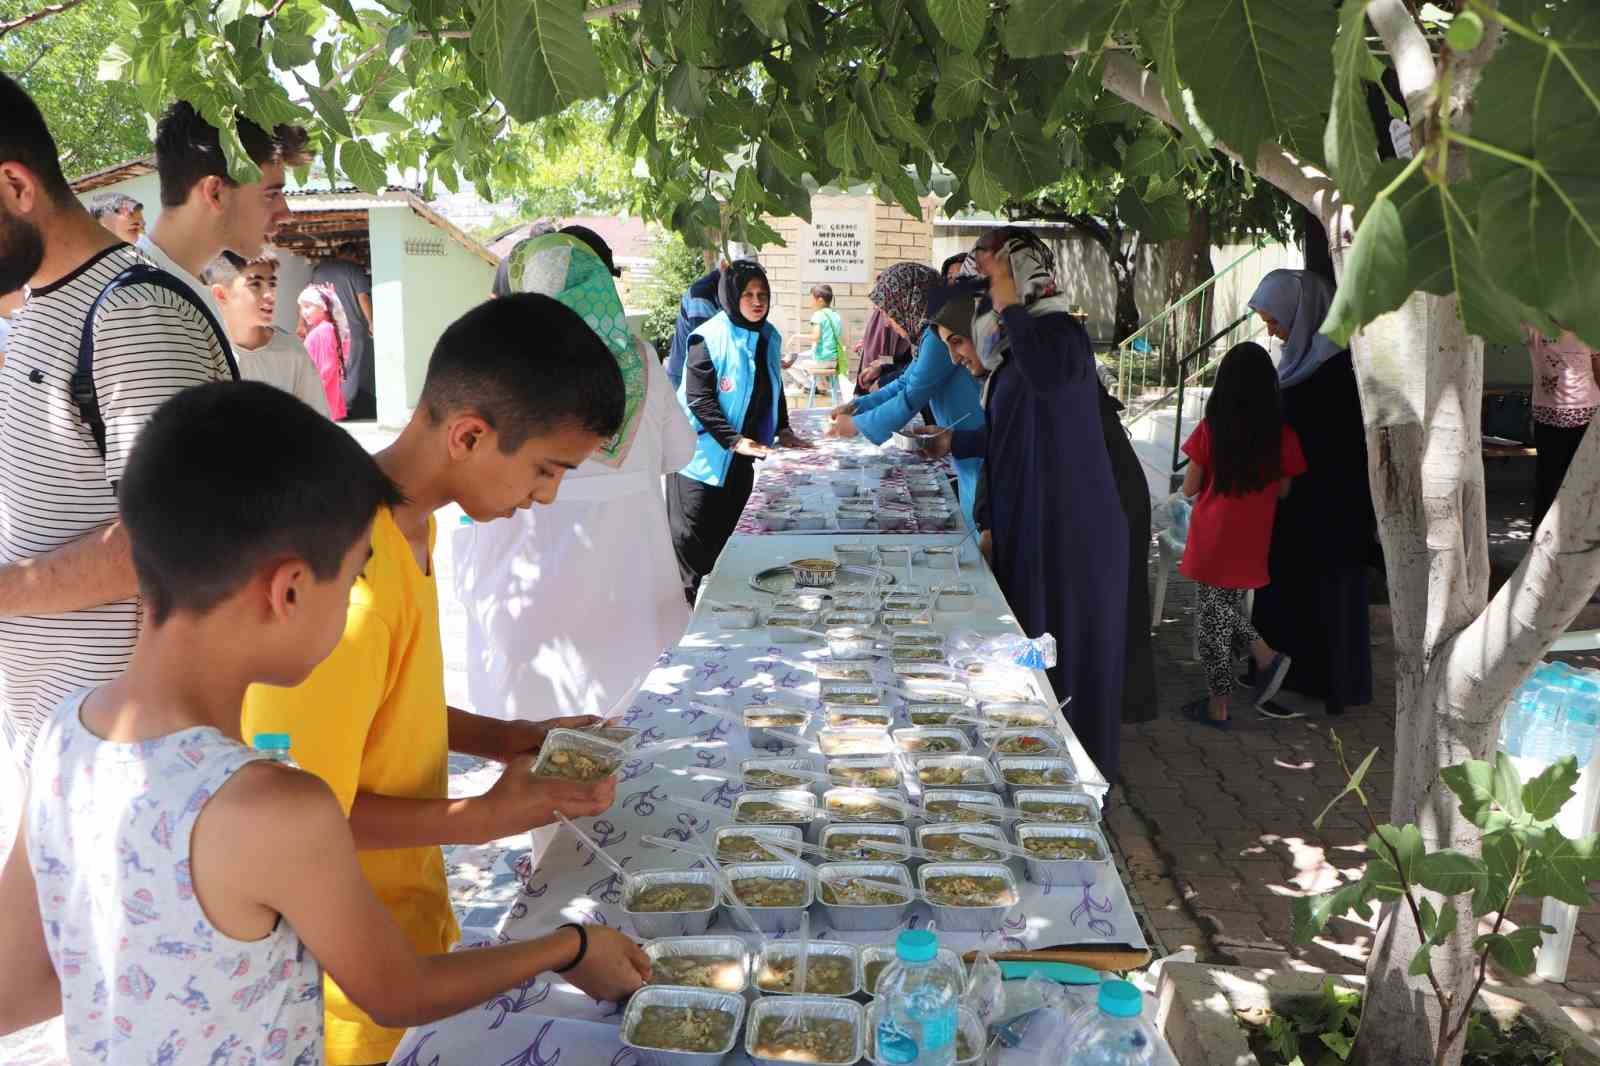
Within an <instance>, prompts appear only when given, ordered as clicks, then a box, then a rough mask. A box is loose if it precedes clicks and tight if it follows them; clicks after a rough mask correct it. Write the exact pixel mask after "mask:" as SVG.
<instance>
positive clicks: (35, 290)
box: [0, 74, 304, 765]
mask: <svg viewBox="0 0 1600 1066" xmlns="http://www.w3.org/2000/svg"><path fill="white" fill-rule="evenodd" d="M0 114H4V115H6V116H8V117H7V119H6V121H5V123H3V124H0V291H6V290H8V289H12V288H16V287H19V286H21V285H23V284H28V285H30V286H31V294H30V297H29V301H28V304H27V306H26V307H25V308H24V310H23V311H22V312H21V313H20V314H19V315H17V317H16V319H15V321H14V323H13V326H14V328H13V330H12V334H11V337H10V339H9V342H8V351H7V358H6V362H5V365H4V367H3V368H0V712H3V713H0V730H3V732H4V734H5V739H6V741H7V743H8V746H9V747H10V748H11V750H12V752H13V754H14V755H15V756H17V757H18V758H19V759H20V760H21V761H22V763H23V764H24V765H26V763H27V761H28V759H29V757H30V755H31V749H32V744H33V738H34V736H35V734H36V733H37V732H38V730H39V727H40V726H41V725H42V724H43V722H44V721H45V719H46V718H48V716H49V715H50V713H51V711H52V710H53V709H54V707H55V705H56V704H57V703H58V702H59V701H60V700H61V699H62V698H63V697H64V696H66V695H67V694H68V693H70V692H71V691H73V690H74V689H76V688H79V687H81V686H83V685H92V684H99V683H101V682H104V681H108V680H110V679H111V678H113V677H115V676H116V675H117V674H118V673H119V672H120V671H121V669H122V667H123V666H124V665H125V664H126V663H127V661H128V657H129V655H130V654H131V653H132V650H133V643H134V636H135V634H136V631H137V628H138V601H137V599H136V598H135V597H136V586H135V581H134V575H133V566H132V562H131V559H130V557H129V552H128V542H127V537H126V536H125V534H124V533H123V531H122V528H121V526H120V525H119V524H118V522H117V500H116V485H117V481H118V480H119V479H120V477H121V475H122V468H123V464H124V463H125V462H126V460H127V457H128V453H129V451H130V450H131V449H132V447H133V441H134V437H135V436H136V435H137V434H138V432H139V430H140V428H141V427H142V426H143V425H144V423H145V421H146V420H147V419H148V418H149V416H150V415H151V413H153V412H154V411H155V409H156V408H157V407H159V406H160V405H161V403H162V402H163V401H164V400H166V399H167V398H168V397H169V396H171V395H172V394H173V393H175V392H178V391H179V390H181V389H184V388H187V387H189V386H191V385H197V384H202V383H204V382H208V381H216V380H223V379H226V378H228V377H230V376H231V373H230V370H229V368H228V362H227V357H226V354H225V349H224V348H223V343H224V342H223V340H222V339H221V338H218V337H217V336H216V335H215V333H214V332H213V331H212V329H211V327H210V326H209V325H208V324H207V322H206V319H205V317H204V315H202V314H201V313H200V311H199V310H197V309H196V307H195V306H194V305H193V304H192V303H191V302H190V301H188V300H186V299H184V298H183V297H181V296H179V295H177V294H175V293H173V292H171V291H170V290H168V289H165V288H162V287H159V286H156V285H152V284H131V285H126V286H124V287H121V288H119V289H118V290H117V291H116V292H115V293H114V294H113V295H112V296H111V297H110V298H109V299H108V300H107V301H106V302H105V303H104V304H103V305H102V306H101V310H100V313H99V314H98V315H97V317H96V321H95V323H94V328H93V332H92V336H93V339H94V356H95V359H94V378H95V387H96V391H97V393H98V397H99V407H100V414H101V417H102V418H103V420H104V422H105V429H106V433H105V455H104V457H103V458H102V456H101V454H100V449H99V447H98V446H97V444H96V442H95V440H94V437H93V435H92V434H91V432H90V430H89V427H88V426H87V425H86V424H85V423H84V422H83V420H82V418H81V417H80V416H79V413H78V409H77V407H76V406H75V405H74V403H73V400H72V396H71V393H70V387H69V382H70V379H71V377H72V374H73V372H74V370H75V369H76V365H77V356H78V346H79V338H80V335H81V333H82V330H83V324H84V320H85V319H86V317H87V316H88V313H89V308H90V306H91V305H92V304H93V303H94V301H95V298H96V297H97V296H99V295H100V292H101V290H103V289H104V288H105V286H106V284H107V282H109V281H110V280H111V279H112V278H114V277H116V276H117V275H118V274H119V273H121V272H122V271H123V270H125V269H126V268H127V267H129V266H131V265H132V264H134V263H137V262H141V261H144V259H143V257H142V256H140V254H139V253H138V252H136V251H135V250H134V249H133V248H131V247H129V246H128V245H126V244H123V243H122V242H121V241H120V240H119V239H118V238H116V237H115V236H114V235H113V234H111V233H110V232H109V231H107V230H105V229H103V228H102V227H101V226H100V225H99V224H98V223H96V222H95V220H94V218H93V217H92V216H91V215H90V214H89V212H88V211H86V210H85V209H84V208H83V207H82V206H81V205H80V204H79V203H78V200H77V198H76V197H75V196H74V195H73V193H72V190H71V188H70V187H68V185H67V182H66V179H65V177H64V176H63V175H62V172H61V166H60V162H59V156H58V153H57V150H56V146H55V142H54V140H53V139H52V138H51V136H50V132H49V130H48V128H47V127H46V126H45V123H44V119H43V117H42V116H41V115H40V114H39V111H38V108H37V107H35V106H34V103H33V101H32V100H30V99H29V98H28V96H27V94H26V93H24V92H23V91H22V89H21V88H20V87H19V86H18V85H17V84H16V83H15V82H14V81H12V80H11V79H9V78H7V77H6V76H5V75H4V74H0ZM208 128H209V127H208ZM280 130H282V128H281V127H280ZM238 132H239V136H240V139H241V140H242V141H243V143H244V145H245V148H246V151H247V152H249V153H250V156H251V158H252V159H253V160H255V162H256V163H257V165H258V166H260V167H261V168H262V181H261V182H259V183H253V184H251V185H238V184H237V183H234V182H232V181H231V180H230V179H228V178H227V177H226V173H227V171H226V164H225V162H224V160H223V156H222V151H221V149H220V146H219V144H218V140H217V135H216V132H215V130H212V131H211V136H210V141H209V145H205V144H201V145H200V146H199V149H198V151H199V154H201V155H205V154H206V153H207V151H209V153H210V154H209V159H210V162H209V164H208V165H209V170H208V172H207V173H205V174H204V176H203V177H202V178H201V179H200V182H201V183H202V184H205V185H206V187H207V188H208V189H209V190H210V195H211V197H212V199H213V200H214V201H216V202H217V203H219V204H223V205H227V204H231V203H234V202H235V201H236V200H237V199H238V198H249V197H255V198H258V199H259V198H260V197H261V196H262V192H261V186H262V185H266V184H274V183H275V184H276V189H277V192H276V197H277V199H276V204H277V206H278V208H279V209H280V210H281V211H282V214H286V213H287V211H286V208H283V200H282V182H283V162H284V161H283V153H282V149H281V146H282V145H284V144H286V143H287V144H295V145H303V144H304V134H303V132H298V131H292V130H291V131H286V132H285V133H282V134H280V131H276V130H275V131H274V133H273V134H272V135H269V134H267V133H266V132H264V131H263V130H261V129H259V128H258V127H256V126H254V125H253V124H250V123H247V122H243V121H241V122H240V124H239V129H238ZM163 163H164V161H162V160H158V166H160V165H163ZM197 170H206V168H205V167H201V168H197ZM163 184H165V181H163ZM281 217H282V216H281V215H280V214H278V213H276V212H267V213H266V215H265V221H264V222H263V226H276V225H277V223H278V221H279V219H280V218H281ZM265 238H266V232H265V230H263V231H262V232H260V233H258V234H257V235H256V236H255V238H254V243H253V244H250V242H249V241H247V240H245V239H243V238H237V237H233V236H232V235H230V238H229V239H236V240H237V243H239V244H244V245H248V246H247V247H239V248H236V249H235V250H236V251H239V252H241V253H242V254H250V255H254V254H256V252H257V251H258V250H259V248H260V246H261V243H263V242H264V240H265ZM220 250H221V241H219V242H218V246H217V247H216V248H213V249H211V250H210V252H208V253H207V255H208V256H209V255H215V254H216V253H217V252H218V251H220Z"/></svg>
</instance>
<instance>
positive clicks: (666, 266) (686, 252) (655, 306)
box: [636, 235, 706, 359]
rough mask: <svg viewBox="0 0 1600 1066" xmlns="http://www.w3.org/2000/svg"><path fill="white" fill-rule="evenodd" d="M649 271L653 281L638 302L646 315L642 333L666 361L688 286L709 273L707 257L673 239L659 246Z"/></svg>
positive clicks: (640, 295)
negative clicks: (667, 346)
mask: <svg viewBox="0 0 1600 1066" xmlns="http://www.w3.org/2000/svg"><path fill="white" fill-rule="evenodd" d="M650 271H651V272H650V280H649V281H648V282H647V283H646V284H645V285H644V287H643V289H642V290H641V291H640V293H639V296H638V298H637V300H636V302H637V303H638V305H639V306H640V307H642V308H643V309H644V312H645V316H644V322H643V324H642V325H641V326H640V327H639V332H640V333H641V334H642V335H643V336H644V338H645V340H647V341H649V342H650V343H652V344H654V345H656V346H657V347H660V348H661V357H662V358H663V359H664V358H666V355H667V350H666V348H665V347H664V345H665V344H666V343H667V342H669V341H671V340H672V332H673V329H674V327H675V326H676V325H677V322H678V307H679V303H680V301H681V300H682V298H683V294H684V291H685V290H687V289H688V288H689V283H690V282H692V281H694V280H695V279H696V278H698V277H700V275H702V274H704V273H705V272H706V262H705V257H704V256H703V255H702V254H701V253H700V252H698V251H696V250H695V249H693V248H691V247H689V246H688V245H687V244H685V243H684V241H683V238H681V237H679V236H677V235H673V236H670V237H668V238H667V239H665V240H663V241H662V242H661V243H660V244H658V245H657V246H656V252H655V259H654V261H653V262H652V264H651V268H650Z"/></svg>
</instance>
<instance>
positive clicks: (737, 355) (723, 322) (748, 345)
mask: <svg viewBox="0 0 1600 1066" xmlns="http://www.w3.org/2000/svg"><path fill="white" fill-rule="evenodd" d="M696 337H698V338H700V339H701V340H702V341H704V342H705V345H706V353H707V354H708V355H710V357H711V366H712V368H713V369H714V370H715V371H716V372H717V402H718V403H719V404H720V405H721V407H722V413H723V415H724V416H725V417H726V418H727V420H728V424H729V425H731V426H732V427H733V428H734V430H735V431H738V430H739V428H740V427H741V426H743V425H744V419H745V415H747V414H748V413H749V411H750V397H751V395H752V394H753V393H754V392H755V373H756V358H755V357H756V349H757V345H758V341H759V340H760V338H762V337H764V338H766V342H767V358H766V369H767V373H768V374H769V375H770V376H771V378H772V415H771V424H772V426H773V430H774V432H776V429H777V425H778V401H779V399H780V398H781V397H782V396H783V372H782V370H781V368H780V366H779V361H780V358H781V356H780V353H781V352H782V351H783V337H782V335H781V334H779V333H778V331H777V330H776V329H775V328H773V325H772V323H770V322H767V323H763V324H762V326H761V333H760V335H759V336H758V335H757V334H755V333H751V332H750V331H749V330H747V329H736V328H735V327H734V325H733V323H732V322H730V321H729V320H728V316H727V313H726V312H721V311H719V312H718V313H717V315H716V317H715V318H712V319H711V320H710V321H708V322H706V323H705V324H704V325H702V326H701V327H700V328H699V329H697V330H695V331H694V333H692V334H690V337H689V344H690V346H693V344H694V338H696ZM688 381H689V379H688V375H687V374H685V376H684V379H683V381H682V382H680V383H679V384H678V402H679V403H681V404H683V409H684V410H685V411H688V412H689V424H690V425H692V426H693V427H694V431H695V445H694V458H693V459H690V460H689V465H688V466H685V467H684V468H683V469H682V470H681V471H679V473H681V474H682V475H683V476H684V477H686V478H690V479H692V480H694V481H698V482H700V483H701V484H704V485H712V486H716V487H721V486H722V485H724V484H726V482H727V480H728V465H729V464H730V463H731V462H732V461H733V453H732V452H730V451H729V450H728V449H726V448H724V447H723V446H722V445H720V444H718V443H717V441H716V439H715V438H714V437H712V436H711V434H709V433H707V432H706V431H705V428H704V427H703V426H701V425H700V420H699V419H698V418H696V417H695V416H694V412H693V411H691V410H690V409H689V398H688ZM761 443H762V444H771V443H772V442H771V441H770V440H764V441H761Z"/></svg>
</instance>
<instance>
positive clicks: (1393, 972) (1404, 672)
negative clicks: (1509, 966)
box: [1333, 234, 1503, 1066]
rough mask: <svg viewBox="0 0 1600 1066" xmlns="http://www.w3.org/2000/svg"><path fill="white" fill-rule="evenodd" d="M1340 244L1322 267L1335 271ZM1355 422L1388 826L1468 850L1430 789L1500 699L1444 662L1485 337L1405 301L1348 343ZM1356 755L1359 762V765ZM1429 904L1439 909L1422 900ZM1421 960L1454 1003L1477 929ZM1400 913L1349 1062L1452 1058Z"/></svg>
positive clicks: (1448, 307)
mask: <svg viewBox="0 0 1600 1066" xmlns="http://www.w3.org/2000/svg"><path fill="white" fill-rule="evenodd" d="M1342 236H1344V237H1345V238H1346V240H1345V241H1336V242H1333V243H1334V249H1333V260H1334V262H1335V264H1336V266H1337V268H1338V269H1339V270H1340V271H1341V272H1342V271H1343V267H1344V263H1343V259H1344V254H1345V252H1346V250H1347V243H1346V242H1347V239H1348V234H1343V235H1342ZM1353 350H1354V355H1355V363H1356V374H1357V379H1358V381H1359V384H1360V390H1361V401H1362V413H1363V417H1364V418H1365V421H1366V424H1367V445H1368V471H1369V475H1370V478H1371V482H1372V495H1373V503H1374V506H1375V509H1376V512H1377V515H1378V527H1379V536H1380V538H1381V540H1382V542H1383V547H1384V553H1385V558H1386V559H1387V561H1388V567H1389V582H1390V609H1391V615H1392V618H1393V624H1394V649H1395V660H1396V661H1395V679H1396V691H1395V712H1396V713H1395V753H1394V754H1395V781H1394V793H1393V796H1392V799H1391V803H1390V812H1389V814H1390V820H1391V821H1393V822H1394V823H1395V824H1397V825H1403V824H1406V823H1408V822H1409V823H1414V824H1416V825H1417V827H1418V828H1419V829H1420V830H1421V832H1422V836H1423V840H1424V842H1425V844H1426V846H1427V848H1428V850H1430V851H1432V850H1434V849H1436V848H1444V847H1455V848H1461V849H1463V850H1464V851H1467V852H1468V853H1474V854H1475V853H1476V852H1477V850H1478V846H1479V838H1478V833H1477V830H1476V829H1475V828H1474V827H1473V826H1472V825H1471V824H1470V823H1468V822H1467V821H1466V820H1465V819H1463V818H1462V817H1461V816H1460V814H1459V812H1458V810H1457V808H1456V804H1455V802H1454V798H1453V797H1452V796H1451V794H1450V793H1449V791H1448V790H1447V789H1445V788H1444V787H1443V786H1442V785H1441V784H1440V782H1439V777H1438V772H1439V768H1440V767H1442V766H1450V765H1453V764H1455V763H1459V762H1463V761H1465V760H1467V759H1483V758H1486V757H1488V756H1489V755H1490V753H1491V752H1492V751H1493V749H1494V746H1495V741H1496V737H1497V733H1498V726H1499V720H1500V703H1501V701H1502V700H1503V696H1500V695H1498V694H1497V693H1496V692H1495V691H1493V689H1492V688H1489V689H1487V690H1485V691H1481V692H1479V693H1476V694H1471V695H1469V696H1468V698H1467V699H1465V700H1462V699H1461V698H1460V694H1459V693H1458V692H1456V691H1455V687H1456V686H1452V685H1451V684H1450V673H1451V670H1450V669H1449V667H1448V665H1447V663H1448V660H1449V659H1450V657H1451V652H1452V650H1453V648H1454V647H1455V642H1456V638H1457V637H1458V636H1459V635H1460V634H1461V633H1462V632H1463V631H1464V630H1465V629H1467V627H1468V626H1469V625H1471V624H1472V623H1473V621H1474V620H1475V619H1476V618H1477V617H1478V616H1479V614H1480V613H1481V612H1482V610H1483V608H1484V605H1485V603H1486V601H1487V599H1488V589H1489V560H1488V536H1487V529H1486V520H1485V513H1484V487H1483V459H1482V452H1481V429H1480V425H1479V403H1480V398H1481V396H1482V393H1483V343H1482V341H1480V340H1478V339H1477V338H1474V337H1469V336H1468V335H1467V334H1466V332H1465V329H1464V327H1463V326H1462V323H1461V319H1460V316H1459V315H1458V314H1457V310H1456V301H1455V298H1454V297H1438V296H1429V295H1426V294H1421V293H1418V294H1415V295H1413V296H1412V297H1411V298H1410V299H1409V300H1408V301H1407V302H1406V304H1405V305H1404V306H1403V307H1402V308H1401V309H1400V310H1399V311H1396V312H1394V313H1392V314H1389V315H1386V316H1384V317H1383V318H1381V319H1379V320H1378V321H1376V322H1374V323H1373V324H1371V325H1370V326H1368V327H1367V328H1366V329H1364V330H1363V331H1362V332H1361V333H1359V334H1358V335H1357V338H1356V341H1355V343H1354V345H1353ZM1360 754H1362V753H1356V757H1358V758H1359V757H1360ZM1433 902H1434V903H1435V905H1436V906H1437V905H1440V904H1441V901H1440V900H1439V899H1438V898H1437V897H1434V898H1433ZM1460 918H1461V921H1460V923H1459V925H1458V931H1457V934H1456V935H1455V936H1453V937H1452V938H1451V939H1450V940H1449V941H1448V942H1447V943H1445V944H1443V945H1441V946H1439V947H1438V948H1436V949H1434V951H1433V952H1432V959H1433V973H1434V976H1435V977H1436V978H1437V980H1438V981H1439V984H1440V986H1441V987H1442V988H1443V989H1444V990H1445V991H1446V993H1447V994H1450V995H1451V996H1452V998H1453V999H1454V1002H1455V1003H1457V1004H1460V1003H1464V1002H1465V1001H1466V997H1467V996H1468V995H1470V993H1471V988H1472V985H1473V982H1474V979H1475V976H1476V968H1475V965H1474V963H1475V957H1474V955H1473V953H1472V938H1473V935H1474V933H1475V931H1476V930H1475V923H1474V922H1473V921H1472V920H1471V916H1470V915H1466V914H1463V915H1460ZM1420 942H1421V941H1420V937H1419V935H1418V932H1417V929H1416V926H1415V923H1414V922H1413V920H1412V918H1411V914H1410V912H1409V910H1408V909H1406V908H1403V907H1399V906H1394V905H1390V906H1387V907H1385V908H1384V909H1383V911H1382V913H1381V915H1380V922H1379V926H1378V932H1377V936H1376V938H1375V940H1374V945H1373V951H1372V954H1371V955H1370V957H1369V959H1368V962H1367V980H1368V995H1367V997H1366V1002H1365V1006H1364V1007H1363V1011H1362V1019H1361V1031H1360V1034H1359V1036H1358V1039H1357V1043H1356V1050H1355V1052H1354V1054H1353V1055H1352V1058H1351V1059H1350V1062H1351V1063H1352V1064H1353V1066H1379V1064H1383V1066H1413V1064H1415V1066H1427V1064H1432V1063H1434V1062H1445V1063H1456V1062H1459V1061H1460V1056H1461V1048H1462V1045H1463V1043H1464V1040H1465V1036H1464V1033H1465V1029H1464V1028H1463V1030H1462V1032H1461V1033H1459V1034H1457V1036H1456V1037H1455V1039H1454V1040H1452V1041H1449V1046H1448V1047H1445V1048H1444V1049H1443V1052H1442V1057H1441V1043H1442V1034H1441V1026H1440V1016H1441V1014H1442V1009H1441V1007H1440V1004H1439V1003H1438V1001H1437V999H1436V997H1435V996H1434V994H1433V990H1432V988H1431V986H1430V985H1429V984H1428V981H1427V979H1426V978H1425V977H1411V976H1410V975H1409V974H1408V973H1407V967H1408V966H1409V965H1410V962H1411V958H1412V956H1413V955H1414V954H1415V953H1416V950H1417V948H1418V946H1419V944H1420Z"/></svg>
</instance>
